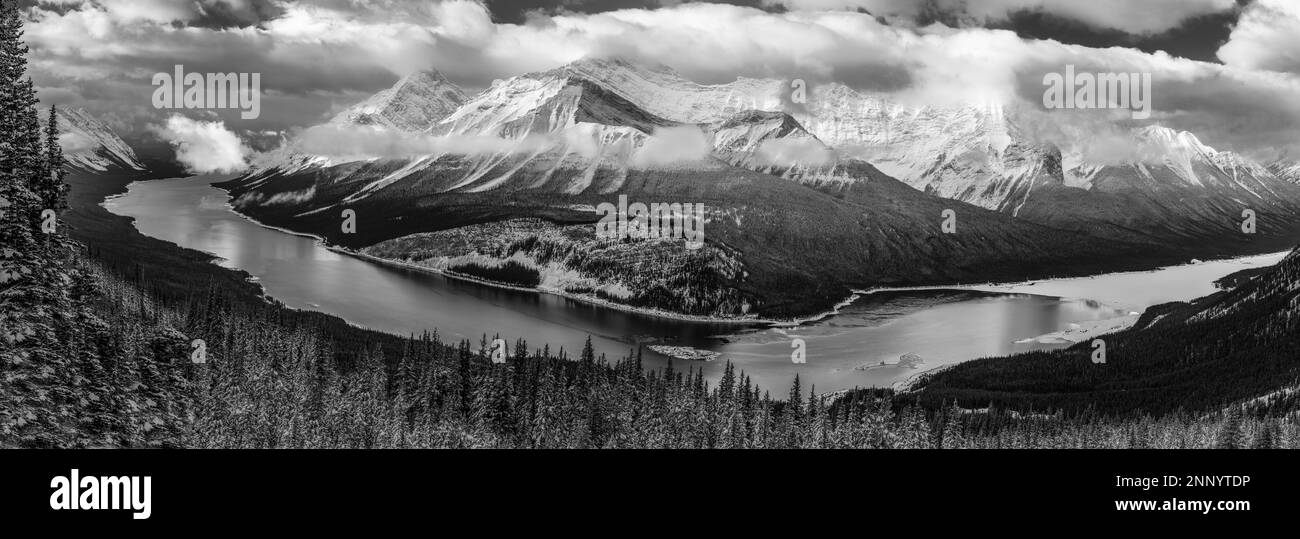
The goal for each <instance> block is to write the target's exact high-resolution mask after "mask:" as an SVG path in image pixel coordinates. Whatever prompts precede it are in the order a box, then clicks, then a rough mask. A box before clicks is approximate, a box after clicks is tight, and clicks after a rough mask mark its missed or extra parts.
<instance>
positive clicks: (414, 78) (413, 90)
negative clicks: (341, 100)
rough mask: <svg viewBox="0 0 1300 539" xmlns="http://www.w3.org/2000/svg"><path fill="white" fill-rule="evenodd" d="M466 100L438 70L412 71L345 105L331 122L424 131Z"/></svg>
mask: <svg viewBox="0 0 1300 539" xmlns="http://www.w3.org/2000/svg"><path fill="white" fill-rule="evenodd" d="M467 99H468V97H467V96H466V95H465V92H464V91H463V90H461V89H460V87H458V86H456V85H455V84H452V83H451V81H449V80H447V78H446V77H444V76H443V75H442V73H440V72H439V71H437V70H434V69H428V70H423V71H415V72H413V73H409V74H407V75H406V76H403V77H402V78H400V79H398V80H397V82H396V83H394V84H393V85H392V86H391V87H389V88H388V89H386V90H382V91H380V92H379V93H376V94H375V95H372V96H370V97H369V98H367V99H366V100H365V101H362V102H360V103H357V104H356V105H353V106H351V107H348V108H347V109H346V110H344V111H343V112H340V113H338V114H337V115H336V116H334V118H333V119H332V120H330V122H331V123H334V124H345V125H375V126H381V127H391V128H395V129H400V130H403V131H423V130H426V129H429V128H430V127H431V126H432V125H433V124H434V123H436V122H438V121H439V120H441V119H443V118H446V117H447V115H449V114H451V113H452V112H453V111H455V110H456V108H457V107H460V106H461V105H462V104H464V103H465V101H466V100H467Z"/></svg>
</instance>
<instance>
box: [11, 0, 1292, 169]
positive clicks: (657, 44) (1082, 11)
mask: <svg viewBox="0 0 1300 539" xmlns="http://www.w3.org/2000/svg"><path fill="white" fill-rule="evenodd" d="M1291 3H1292V4H1293V3H1294V2H1291ZM179 4H185V5H186V6H191V5H192V4H190V3H179ZM274 5H275V6H276V11H275V12H274V13H273V14H270V15H266V16H263V17H262V18H261V19H260V20H259V23H258V24H257V25H255V26H219V27H196V26H192V25H190V26H187V25H184V24H175V23H174V22H173V23H163V22H157V21H151V20H148V19H140V18H134V19H133V18H132V17H133V15H132V14H130V13H127V12H123V11H121V10H120V9H117V10H115V9H113V8H111V6H109V5H107V4H105V3H100V2H87V3H85V4H83V5H82V6H81V7H80V9H75V10H69V11H60V10H42V9H35V10H33V12H32V15H31V16H32V18H33V23H32V24H31V25H30V27H29V29H28V34H27V37H28V40H29V42H30V43H31V44H32V47H33V55H34V60H33V63H32V65H33V72H34V77H35V78H36V80H37V83H38V84H39V85H40V86H41V87H42V88H45V89H48V90H49V91H46V92H42V97H43V98H49V97H50V96H53V95H56V94H54V93H53V92H54V91H55V90H54V89H61V90H60V93H58V94H57V95H58V96H61V97H62V98H67V99H76V100H78V102H74V103H66V104H70V105H79V106H83V107H85V108H87V109H89V110H91V111H92V112H94V113H96V114H101V115H102V114H104V113H111V114H112V115H114V116H116V117H118V118H121V119H122V120H123V121H124V122H126V123H128V124H129V123H132V122H135V123H137V124H149V123H156V122H158V121H159V120H158V118H157V116H158V115H159V114H161V113H160V112H159V111H156V110H154V109H152V108H151V107H150V106H149V101H148V99H149V96H150V95H151V90H152V88H151V86H150V85H149V78H150V77H151V76H152V74H153V73H155V72H159V71H170V70H171V68H172V65H174V64H175V63H183V64H184V65H185V69H186V71H189V72H231V71H236V72H260V73H262V74H263V79H262V80H263V100H264V106H263V115H262V117H261V118H259V119H257V120H248V121H240V120H237V119H236V118H237V115H234V117H233V118H232V117H231V116H221V119H223V120H225V122H226V125H227V126H229V128H230V129H235V130H238V131H240V132H241V133H245V134H246V137H247V138H248V139H249V140H252V138H251V136H248V135H247V134H248V133H250V132H262V131H268V130H270V131H277V132H278V131H285V130H287V129H291V128H295V127H302V126H306V125H314V124H317V123H320V122H321V121H322V120H323V119H325V118H328V117H329V115H330V113H331V112H334V111H337V110H339V109H340V108H342V107H345V106H347V105H350V104H352V103H355V102H357V101H359V100H360V99H362V98H363V97H364V96H366V95H368V94H370V93H373V92H374V91H377V90H379V89H381V88H384V87H386V86H387V85H389V84H391V82H392V81H393V80H394V79H395V78H396V77H397V76H400V75H403V74H406V73H408V72H410V71H413V70H415V69H425V68H437V69H438V70H440V71H442V72H443V73H444V74H446V75H447V76H448V78H450V79H451V80H453V81H455V82H457V83H458V84H461V85H462V86H465V87H467V88H468V89H469V90H471V92H472V91H473V90H475V89H478V88H482V87H485V86H487V85H488V84H490V83H491V81H492V80H494V79H502V78H508V77H511V76H515V75H518V74H521V73H525V72H530V71H539V70H545V69H552V68H555V67H558V66H561V65H564V64H566V63H569V62H572V61H574V60H577V59H579V58H582V57H585V56H621V57H625V58H628V59H631V60H640V61H647V62H656V63H664V64H668V65H670V66H672V67H673V68H675V69H676V70H677V71H679V72H680V73H682V74H683V75H684V76H686V77H687V78H690V79H693V80H696V81H698V82H702V83H722V82H730V81H733V80H735V79H736V77H737V76H748V77H773V78H780V79H787V80H788V79H794V78H800V79H804V80H807V81H809V82H810V83H811V84H813V85H815V84H817V83H822V82H830V81H836V82H841V83H845V84H848V85H849V86H851V87H853V88H856V89H859V90H862V91H866V92H877V93H883V94H887V95H888V96H889V98H890V100H891V102H897V103H902V104H907V105H916V106H920V105H939V106H943V105H960V104H966V103H989V102H998V103H1008V102H1025V103H1036V102H1040V101H1041V92H1042V85H1041V81H1042V76H1043V74H1044V73H1046V72H1050V71H1060V70H1061V69H1063V66H1064V65H1066V64H1067V63H1068V64H1074V65H1076V66H1080V68H1081V69H1082V68H1087V69H1094V70H1101V71H1122V72H1129V71H1140V72H1144V73H1151V74H1152V75H1153V77H1152V78H1153V82H1154V96H1153V97H1154V103H1153V106H1154V109H1155V110H1154V111H1153V118H1154V119H1155V121H1158V122H1161V123H1166V124H1169V125H1171V126H1172V127H1176V128H1179V129H1187V130H1193V131H1196V132H1197V133H1198V134H1200V135H1202V138H1203V139H1204V140H1206V142H1207V143H1210V144H1212V145H1215V146H1216V147H1226V148H1228V149H1239V150H1252V151H1267V150H1270V149H1273V148H1275V147H1277V146H1279V145H1296V144H1297V142H1296V141H1295V137H1294V136H1293V133H1294V131H1293V130H1294V126H1295V125H1296V123H1297V122H1300V103H1297V102H1296V100H1295V99H1294V96H1295V95H1297V94H1298V93H1300V86H1297V78H1296V77H1295V76H1294V74H1292V73H1287V71H1291V72H1294V70H1293V69H1290V68H1288V67H1286V66H1287V65H1288V60H1287V58H1288V56H1287V55H1288V54H1290V53H1288V52H1286V51H1293V50H1294V47H1291V48H1289V49H1288V48H1286V47H1284V46H1282V45H1283V44H1285V43H1286V42H1285V41H1278V39H1281V38H1285V37H1286V32H1283V31H1275V32H1273V33H1271V34H1270V33H1267V32H1264V31H1262V30H1251V28H1252V26H1251V25H1252V24H1255V23H1258V22H1267V19H1268V18H1269V17H1268V16H1267V14H1264V13H1262V12H1259V13H1256V15H1253V16H1248V17H1246V18H1244V19H1243V21H1242V23H1241V24H1240V25H1238V28H1237V32H1236V33H1234V39H1233V40H1232V41H1231V42H1229V43H1228V44H1227V45H1225V47H1224V49H1223V50H1222V51H1220V56H1221V57H1222V58H1223V59H1224V60H1225V62H1227V64H1228V65H1227V66H1222V65H1214V64H1207V63H1202V62H1194V61H1190V60H1185V59H1179V58H1174V57H1170V56H1169V55H1167V54H1163V53H1155V54H1147V53H1143V52H1141V51H1137V50H1134V49H1124V48H1111V49H1092V48H1087V47H1082V46H1077V45H1065V44H1061V43H1057V42H1054V41H1035V40H1026V39H1022V38H1020V37H1019V36H1017V35H1016V34H1015V33H1013V32H1010V31H1004V30H991V29H986V28H980V27H975V26H971V27H960V25H958V26H959V27H956V28H954V27H949V26H945V25H942V24H938V25H928V26H910V27H909V26H900V25H890V24H883V23H882V22H881V21H880V20H879V19H878V17H879V18H883V19H885V20H886V21H888V20H889V19H890V17H895V18H904V17H914V16H916V17H920V16H923V15H925V14H924V13H921V12H920V11H917V10H920V9H940V11H943V10H947V11H948V12H949V13H958V14H960V16H961V17H967V18H970V20H972V21H982V20H995V19H998V18H1005V17H1006V16H1008V14H1009V13H1014V12H1016V11H1017V10H1025V9H1028V10H1041V11H1044V12H1047V13H1051V14H1054V15H1059V16H1064V17H1068V18H1071V19H1072V20H1079V21H1083V22H1085V23H1087V24H1091V25H1094V26H1097V27H1102V28H1114V29H1118V30H1121V31H1125V32H1134V33H1143V32H1159V31H1162V30H1166V29H1168V28H1169V27H1172V26H1174V25H1176V24H1178V22H1179V21H1182V20H1184V19H1186V18H1188V17H1195V16H1198V15H1204V14H1211V13H1219V12H1222V11H1223V10H1227V9H1235V8H1234V2H1233V0H1177V1H1175V0H1151V1H1146V2H1132V1H1121V0H1093V1H1090V2H1077V1H1066V0H963V1H957V0H929V1H927V2H915V1H912V0H789V1H788V2H787V5H788V7H791V8H793V9H794V11H790V12H784V13H772V12H765V11H763V10H759V9H754V8H746V7H740V6H732V5H719V4H699V3H695V4H681V5H671V6H666V7H660V8H657V9H625V10H618V11H610V12H604V13H595V14H584V13H573V12H563V13H560V14H556V15H543V14H534V15H533V16H532V17H530V18H528V19H527V20H526V22H524V23H522V24H502V23H496V22H493V19H492V16H491V14H490V12H489V11H488V10H487V9H486V8H485V7H484V6H483V5H482V4H480V3H478V2H474V1H469V0H445V1H439V2H418V3H412V2H402V1H398V0H380V1H376V2H370V3H359V2H351V1H346V0H298V1H290V0H286V1H283V2H278V3H274ZM927 5H928V6H929V7H925V6H927ZM1287 5H1289V4H1288V3H1287V1H1286V0H1259V2H1258V3H1257V6H1256V7H1252V8H1250V10H1251V12H1258V11H1259V10H1260V9H1263V8H1262V7H1260V6H1264V7H1268V6H1272V7H1276V6H1287ZM918 6H920V7H918ZM813 8H851V9H856V8H862V9H866V10H868V11H870V12H871V13H870V14H868V13H860V12H824V11H812V9H813ZM186 9H189V8H186ZM201 11H203V12H204V13H210V12H211V11H212V10H201ZM891 14H892V15H891ZM1248 14H1249V13H1248ZM174 16H190V17H200V18H201V17H203V16H204V15H202V14H200V15H183V14H181V15H167V16H166V17H163V18H169V17H174ZM922 18H924V17H922ZM192 20H199V19H192ZM1283 29H1285V27H1283ZM1289 35H1290V36H1292V37H1293V36H1294V35H1295V34H1294V33H1291V34H1289ZM1252 36H1253V37H1252ZM1269 36H1272V37H1270V38H1269V39H1265V38H1266V37H1269ZM1278 36H1281V37H1278ZM1273 38H1277V39H1273ZM1270 52H1271V55H1270V54H1266V53H1270ZM1263 69H1271V70H1273V71H1272V72H1270V71H1261V70H1263ZM60 104H65V103H60ZM1059 121H1071V118H1070V117H1068V116H1060V117H1059ZM384 144H388V143H384ZM401 144H404V143H403V142H401V141H392V145H394V146H395V147H397V148H398V149H401V148H400V146H401ZM382 145H383V144H381V146H382ZM344 149H346V148H344ZM376 150H385V148H377V149H376ZM380 153H383V152H380Z"/></svg>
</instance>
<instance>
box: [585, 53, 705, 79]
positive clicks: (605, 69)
mask: <svg viewBox="0 0 1300 539" xmlns="http://www.w3.org/2000/svg"><path fill="white" fill-rule="evenodd" d="M560 69H562V70H565V71H569V72H572V73H576V74H578V75H600V74H609V73H619V72H622V73H635V74H637V75H640V76H643V77H644V76H656V75H657V76H660V77H672V78H681V75H680V74H678V73H677V71H676V70H674V69H673V68H671V67H669V66H667V65H665V64H661V63H645V62H633V61H630V60H628V59H626V58H621V57H618V56H611V57H583V58H580V59H578V60H575V61H573V62H570V63H569V64H567V65H565V66H564V67H562V68H560Z"/></svg>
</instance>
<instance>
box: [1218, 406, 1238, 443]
mask: <svg viewBox="0 0 1300 539" xmlns="http://www.w3.org/2000/svg"><path fill="white" fill-rule="evenodd" d="M1241 416H1242V413H1241V408H1240V407H1236V406H1234V407H1233V408H1232V409H1231V410H1229V411H1228V412H1227V413H1226V415H1225V417H1224V419H1223V428H1222V429H1221V430H1220V431H1219V436H1218V437H1217V438H1216V439H1215V442H1214V447H1215V448H1217V449H1244V448H1245V435H1244V433H1243V432H1242V430H1241V422H1242V417H1241Z"/></svg>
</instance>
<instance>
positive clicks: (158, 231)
mask: <svg viewBox="0 0 1300 539" xmlns="http://www.w3.org/2000/svg"><path fill="white" fill-rule="evenodd" d="M211 181H216V179H214V178H213V177H201V176H200V177H191V178H181V179H171V180H154V181H147V182H137V183H133V184H131V185H130V186H129V187H128V191H127V192H126V193H125V194H123V195H121V196H118V197H114V198H111V199H109V200H107V201H105V203H104V206H105V207H106V208H107V209H108V210H109V211H111V212H113V213H115V214H118V215H125V216H129V217H133V218H135V226H136V228H137V229H138V230H140V232H141V233H143V234H146V235H148V236H152V237H155V238H158V239H162V240H166V241H170V242H173V243H176V244H178V245H181V246H183V247H188V248H191V249H196V250H199V251H204V252H208V253H212V254H213V255H215V256H216V257H219V259H220V260H219V263H220V264H221V265H223V266H226V267H231V268H238V269H242V270H244V271H247V272H248V273H250V274H252V275H253V276H255V277H256V278H257V280H258V282H259V283H260V284H261V285H262V286H263V287H264V288H265V290H266V292H267V293H268V294H269V295H271V296H272V297H274V298H276V299H278V300H280V301H282V302H284V303H285V304H286V305H289V306H291V307H295V308H300V309H311V310H317V311H323V312H327V313H330V314H334V315H337V316H339V317H342V318H343V319H345V320H348V321H349V322H352V323H354V324H357V325H361V326H365V327H368V328H373V329H377V330H381V331H387V332H391V333H397V334H403V335H405V334H410V333H420V332H423V331H425V330H434V329H436V330H437V331H438V333H439V334H441V335H442V336H443V339H444V340H450V339H460V338H468V339H470V340H471V342H473V343H474V344H475V345H476V346H477V344H478V342H479V340H480V338H481V337H482V336H483V334H484V333H487V335H488V337H489V339H490V338H491V337H492V336H493V335H494V334H499V335H500V336H501V337H502V338H504V339H506V341H507V342H509V343H511V345H512V346H513V342H514V340H515V339H516V338H523V339H526V340H527V341H528V343H529V346H530V348H537V347H540V346H541V345H542V344H543V343H549V344H550V346H551V349H552V350H558V349H559V348H560V347H563V348H564V349H565V350H567V351H569V352H570V355H571V356H575V355H576V354H577V352H578V351H579V350H581V348H582V344H583V342H584V341H585V340H586V338H587V336H588V335H590V336H591V338H592V342H593V344H594V345H595V347H596V349H597V352H598V353H601V352H603V353H605V354H606V355H607V356H608V357H609V358H610V359H611V361H612V360H613V359H615V358H617V357H620V356H622V355H625V354H627V353H629V351H630V350H634V349H635V348H636V347H637V346H638V345H651V344H663V345H674V346H690V347H694V348H699V349H705V350H711V351H716V352H720V353H721V354H722V356H721V358H719V359H718V360H715V361H709V362H703V361H686V360H680V359H679V360H676V361H675V362H674V367H675V368H679V369H683V370H685V369H686V368H687V367H688V366H693V367H695V368H697V369H698V368H701V367H702V368H703V369H704V371H705V373H706V376H707V377H708V378H709V379H712V380H716V379H717V378H718V377H719V376H721V373H722V370H723V366H724V365H723V362H724V361H725V359H731V360H732V361H733V362H735V363H736V364H737V365H738V366H739V368H740V369H742V370H744V371H745V372H746V374H748V375H749V376H750V377H751V378H752V379H753V380H754V382H755V383H758V384H759V385H760V386H762V387H763V388H765V389H769V390H771V391H772V393H773V395H784V394H785V391H786V388H787V387H788V385H789V383H790V381H791V380H792V379H793V378H794V376H795V374H796V373H797V374H799V375H800V379H801V380H802V381H803V383H804V384H805V388H806V387H807V384H814V385H816V387H817V390H818V392H824V391H835V390H839V389H846V388H852V387H866V386H872V385H876V386H885V385H889V384H892V383H893V382H896V381H899V380H902V379H906V378H909V377H911V376H912V375H914V374H916V373H917V372H919V371H920V370H924V369H929V368H933V367H937V366H941V365H945V364H949V363H956V362H960V361H965V360H968V359H973V358H978V357H985V356H993V355H1005V354H1009V353H1015V352H1022V351H1028V350H1034V349H1045V348H1053V347H1060V346H1063V345H1061V344H1045V343H1041V342H1035V341H1032V338H1034V337H1037V336H1040V335H1043V334H1047V333H1051V332H1055V331H1059V330H1063V329H1066V328H1068V327H1071V325H1072V324H1086V323H1088V322H1090V321H1096V320H1104V319H1111V318H1115V317H1117V316H1121V315H1124V314H1127V313H1128V312H1129V311H1130V310H1133V309H1138V310H1140V309H1141V308H1145V307H1146V306H1148V305H1149V304H1148V305H1139V304H1138V303H1134V302H1133V301H1131V300H1130V301H1126V302H1125V304H1123V305H1115V304H1110V305H1107V304H1102V303H1099V302H1097V301H1094V300H1092V299H1086V298H1092V297H1109V296H1114V293H1113V292H1112V293H1107V290H1115V289H1116V288H1117V287H1118V288H1120V289H1123V288H1127V287H1129V286H1137V285H1126V284H1125V283H1127V282H1131V283H1141V282H1144V281H1147V280H1150V279H1152V275H1158V278H1157V280H1158V281H1159V282H1161V283H1163V284H1164V285H1166V286H1169V287H1172V288H1178V289H1186V290H1195V291H1200V290H1203V289H1205V288H1206V287H1207V286H1209V285H1208V281H1212V280H1213V279H1215V278H1217V277H1221V276H1223V275H1227V274H1228V273H1231V272H1233V271H1236V270H1238V269H1242V268H1243V267H1246V264H1250V262H1246V263H1240V262H1238V263H1233V262H1234V261H1230V262H1229V263H1226V264H1222V265H1221V266H1214V267H1213V268H1211V269H1208V270H1207V267H1209V265H1208V264H1202V265H1199V266H1178V267H1174V268H1164V269H1161V270H1157V271H1156V272H1147V273H1134V274H1113V275H1107V276H1103V277H1102V278H1099V279H1088V280H1079V281H1071V282H1072V286H1070V287H1059V286H1057V287H1053V286H1039V288H1038V289H1036V290H1033V292H1034V293H1033V294H1030V293H1023V292H1021V290H1023V289H1024V288H1025V287H1024V286H1020V287H1015V288H1008V291H1009V292H990V291H980V290H925V291H901V292H882V293H876V294H869V295H864V296H863V297H862V298H861V299H859V300H858V301H856V302H854V303H853V304H851V305H849V306H847V307H844V308H842V309H841V310H840V312H839V313H838V314H836V315H835V316H832V317H829V318H827V319H824V320H821V321H818V322H815V323H811V324H806V325H801V326H795V327H766V326H753V325H750V326H745V325H737V324H710V323H699V322H683V321H677V320H670V319H665V318H658V317H650V316H644V315H638V314H633V313H628V312H624V311H620V310H616V309H609V308H603V307H596V306H592V305H589V304H585V303H582V302H579V301H574V300H570V299H566V298H561V297H557V296H553V295H548V294H537V293H532V292H521V291H512V290H504V289H498V288H493V287H489V286H483V285H479V284H474V283H468V282H463V281H457V280H454V279H449V278H446V277H443V276H440V275H434V274H429V273H424V272H420V271H415V270H408V269H402V268H394V267H389V266H384V265H380V264H376V263H372V262H368V261H365V260H362V259H359V258H355V257H352V256H348V255H344V254H340V253H336V252H334V251H330V250H329V249H326V248H325V247H322V246H321V245H320V244H319V243H318V242H317V241H316V240H315V239H312V238H309V237H304V236H297V235H293V234H289V233H286V232H282V231H278V230H274V229H270V228H266V227H262V226H259V225H257V224H256V223H253V222H251V221H249V220H248V219H245V218H243V217H241V216H240V215H239V214H237V213H235V212H234V211H232V210H231V209H230V208H229V207H228V206H227V201H228V200H229V197H228V196H227V195H226V193H225V191H222V190H220V189H217V188H215V187H212V186H211V185H209V182H211ZM1277 258H1279V259H1280V256H1279V257H1277ZM1252 260H1254V259H1252ZM1272 262H1276V259H1274V260H1272ZM1272 262H1268V260H1266V259H1260V260H1259V261H1257V262H1254V264H1255V265H1259V264H1265V263H1272ZM1180 281H1181V282H1184V284H1185V285H1186V286H1183V287H1178V286H1177V283H1179V282H1180ZM1040 284H1044V283H1040ZM1045 284H1051V283H1045ZM1090 284H1091V285H1092V286H1091V287H1090V286H1089V285H1090ZM1090 288H1091V290H1090ZM1040 290H1063V291H1068V292H1063V293H1061V295H1068V296H1069V297H1070V298H1075V299H1062V298H1058V297H1052V296H1046V295H1037V294H1040V293H1041V292H1040ZM1093 292H1095V293H1093ZM1199 295H1201V294H1196V295H1193V296H1187V297H1185V298H1177V297H1175V298H1168V297H1164V296H1160V297H1159V298H1158V299H1160V300H1163V301H1170V300H1173V299H1190V298H1192V297H1196V296H1199ZM1126 297H1128V298H1130V299H1131V297H1132V296H1126ZM1149 301H1154V299H1152V300H1149ZM796 338H797V339H802V340H803V342H804V343H805V346H806V347H805V350H806V357H807V362H806V363H803V364H795V363H793V362H792V361H791V359H790V358H791V352H792V342H794V339H796ZM1016 341H1027V342H1021V343H1017V342H1016ZM904 354H915V355H918V356H920V357H921V358H922V359H923V360H924V363H923V364H921V365H919V368H909V367H904V366H897V365H892V366H891V365H886V366H879V364H880V363H881V362H882V361H883V362H887V363H897V362H898V361H899V358H900V356H902V355H904ZM645 363H646V364H647V366H649V367H652V368H657V367H662V366H663V365H665V364H666V363H667V358H665V357H663V356H660V355H659V354H655V353H653V352H651V351H650V350H649V349H646V350H645ZM872 365H875V367H873V368H866V366H872Z"/></svg>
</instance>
